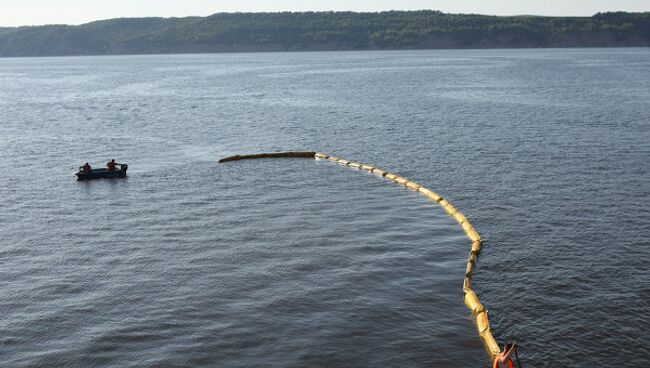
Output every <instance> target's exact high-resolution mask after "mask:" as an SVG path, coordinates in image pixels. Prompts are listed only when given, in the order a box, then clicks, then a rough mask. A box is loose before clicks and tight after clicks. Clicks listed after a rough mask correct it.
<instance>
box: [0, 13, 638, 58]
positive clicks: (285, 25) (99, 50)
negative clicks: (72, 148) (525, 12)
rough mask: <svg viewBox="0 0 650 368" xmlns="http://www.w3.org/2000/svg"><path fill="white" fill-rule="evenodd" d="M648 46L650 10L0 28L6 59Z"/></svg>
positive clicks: (253, 16)
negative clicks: (576, 14)
mask: <svg viewBox="0 0 650 368" xmlns="http://www.w3.org/2000/svg"><path fill="white" fill-rule="evenodd" d="M596 47H650V12H645V13H624V12H614V13H598V14H596V15H594V16H592V17H546V16H544V17H542V16H486V15H475V14H468V15H464V14H445V13H441V12H438V11H430V10H423V11H390V12H379V13H356V12H302V13H290V12H283V13H221V14H215V15H212V16H208V17H187V18H118V19H109V20H103V21H97V22H91V23H86V24H82V25H78V26H70V25H46V26H24V27H15V28H0V57H30V56H34V57H43V56H101V55H156V54H211V53H245V52H250V53H257V52H291V51H372V50H444V49H523V48H526V49H529V48H534V49H537V48H542V49H545V48H596Z"/></svg>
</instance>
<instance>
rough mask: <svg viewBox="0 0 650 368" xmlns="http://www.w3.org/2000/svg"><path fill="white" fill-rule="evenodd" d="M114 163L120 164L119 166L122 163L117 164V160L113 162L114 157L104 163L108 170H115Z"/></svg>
mask: <svg viewBox="0 0 650 368" xmlns="http://www.w3.org/2000/svg"><path fill="white" fill-rule="evenodd" d="M116 165H120V167H121V166H122V164H118V163H117V162H115V159H112V160H110V161H109V162H107V163H106V167H107V168H108V171H115V166H116Z"/></svg>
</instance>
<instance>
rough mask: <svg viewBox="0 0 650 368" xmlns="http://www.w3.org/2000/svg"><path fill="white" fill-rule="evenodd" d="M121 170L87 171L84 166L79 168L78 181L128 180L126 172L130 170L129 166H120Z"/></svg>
mask: <svg viewBox="0 0 650 368" xmlns="http://www.w3.org/2000/svg"><path fill="white" fill-rule="evenodd" d="M119 166H120V168H119V169H115V170H108V169H91V170H90V171H85V170H84V169H83V166H81V167H79V171H77V172H76V173H75V175H76V176H77V180H91V179H104V178H126V170H127V169H128V168H129V165H127V164H120V165H119Z"/></svg>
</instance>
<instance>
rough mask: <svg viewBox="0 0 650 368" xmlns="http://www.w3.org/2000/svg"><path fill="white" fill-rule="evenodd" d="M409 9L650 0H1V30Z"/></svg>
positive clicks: (610, 6)
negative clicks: (121, 21)
mask: <svg viewBox="0 0 650 368" xmlns="http://www.w3.org/2000/svg"><path fill="white" fill-rule="evenodd" d="M391 9H399V10H409V9H436V10H441V11H443V12H447V13H480V14H496V15H516V14H535V15H592V14H594V13H596V12H599V11H612V10H625V11H650V0H544V1H539V0H536V1H533V0H399V1H395V0H393V1H389V0H372V1H371V0H362V1H356V0H304V1H298V0H238V1H234V0H233V1H229V0H0V26H17V25H34V24H52V23H58V24H60V23H65V24H80V23H85V22H89V21H92V20H98V19H107V18H117V17H145V16H163V17H183V16H188V15H209V14H213V13H218V12H236V11H242V12H244V11H246V12H248V11H265V12H268V11H279V10H290V11H300V10H354V11H381V10H391Z"/></svg>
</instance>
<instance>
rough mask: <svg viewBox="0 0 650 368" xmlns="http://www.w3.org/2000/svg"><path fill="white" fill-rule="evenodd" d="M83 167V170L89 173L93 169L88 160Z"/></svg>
mask: <svg viewBox="0 0 650 368" xmlns="http://www.w3.org/2000/svg"><path fill="white" fill-rule="evenodd" d="M81 168H82V169H83V172H86V173H89V172H90V170H92V168H91V167H90V164H89V163H87V162H86V163H85V164H84V165H83V166H82V167H81Z"/></svg>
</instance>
